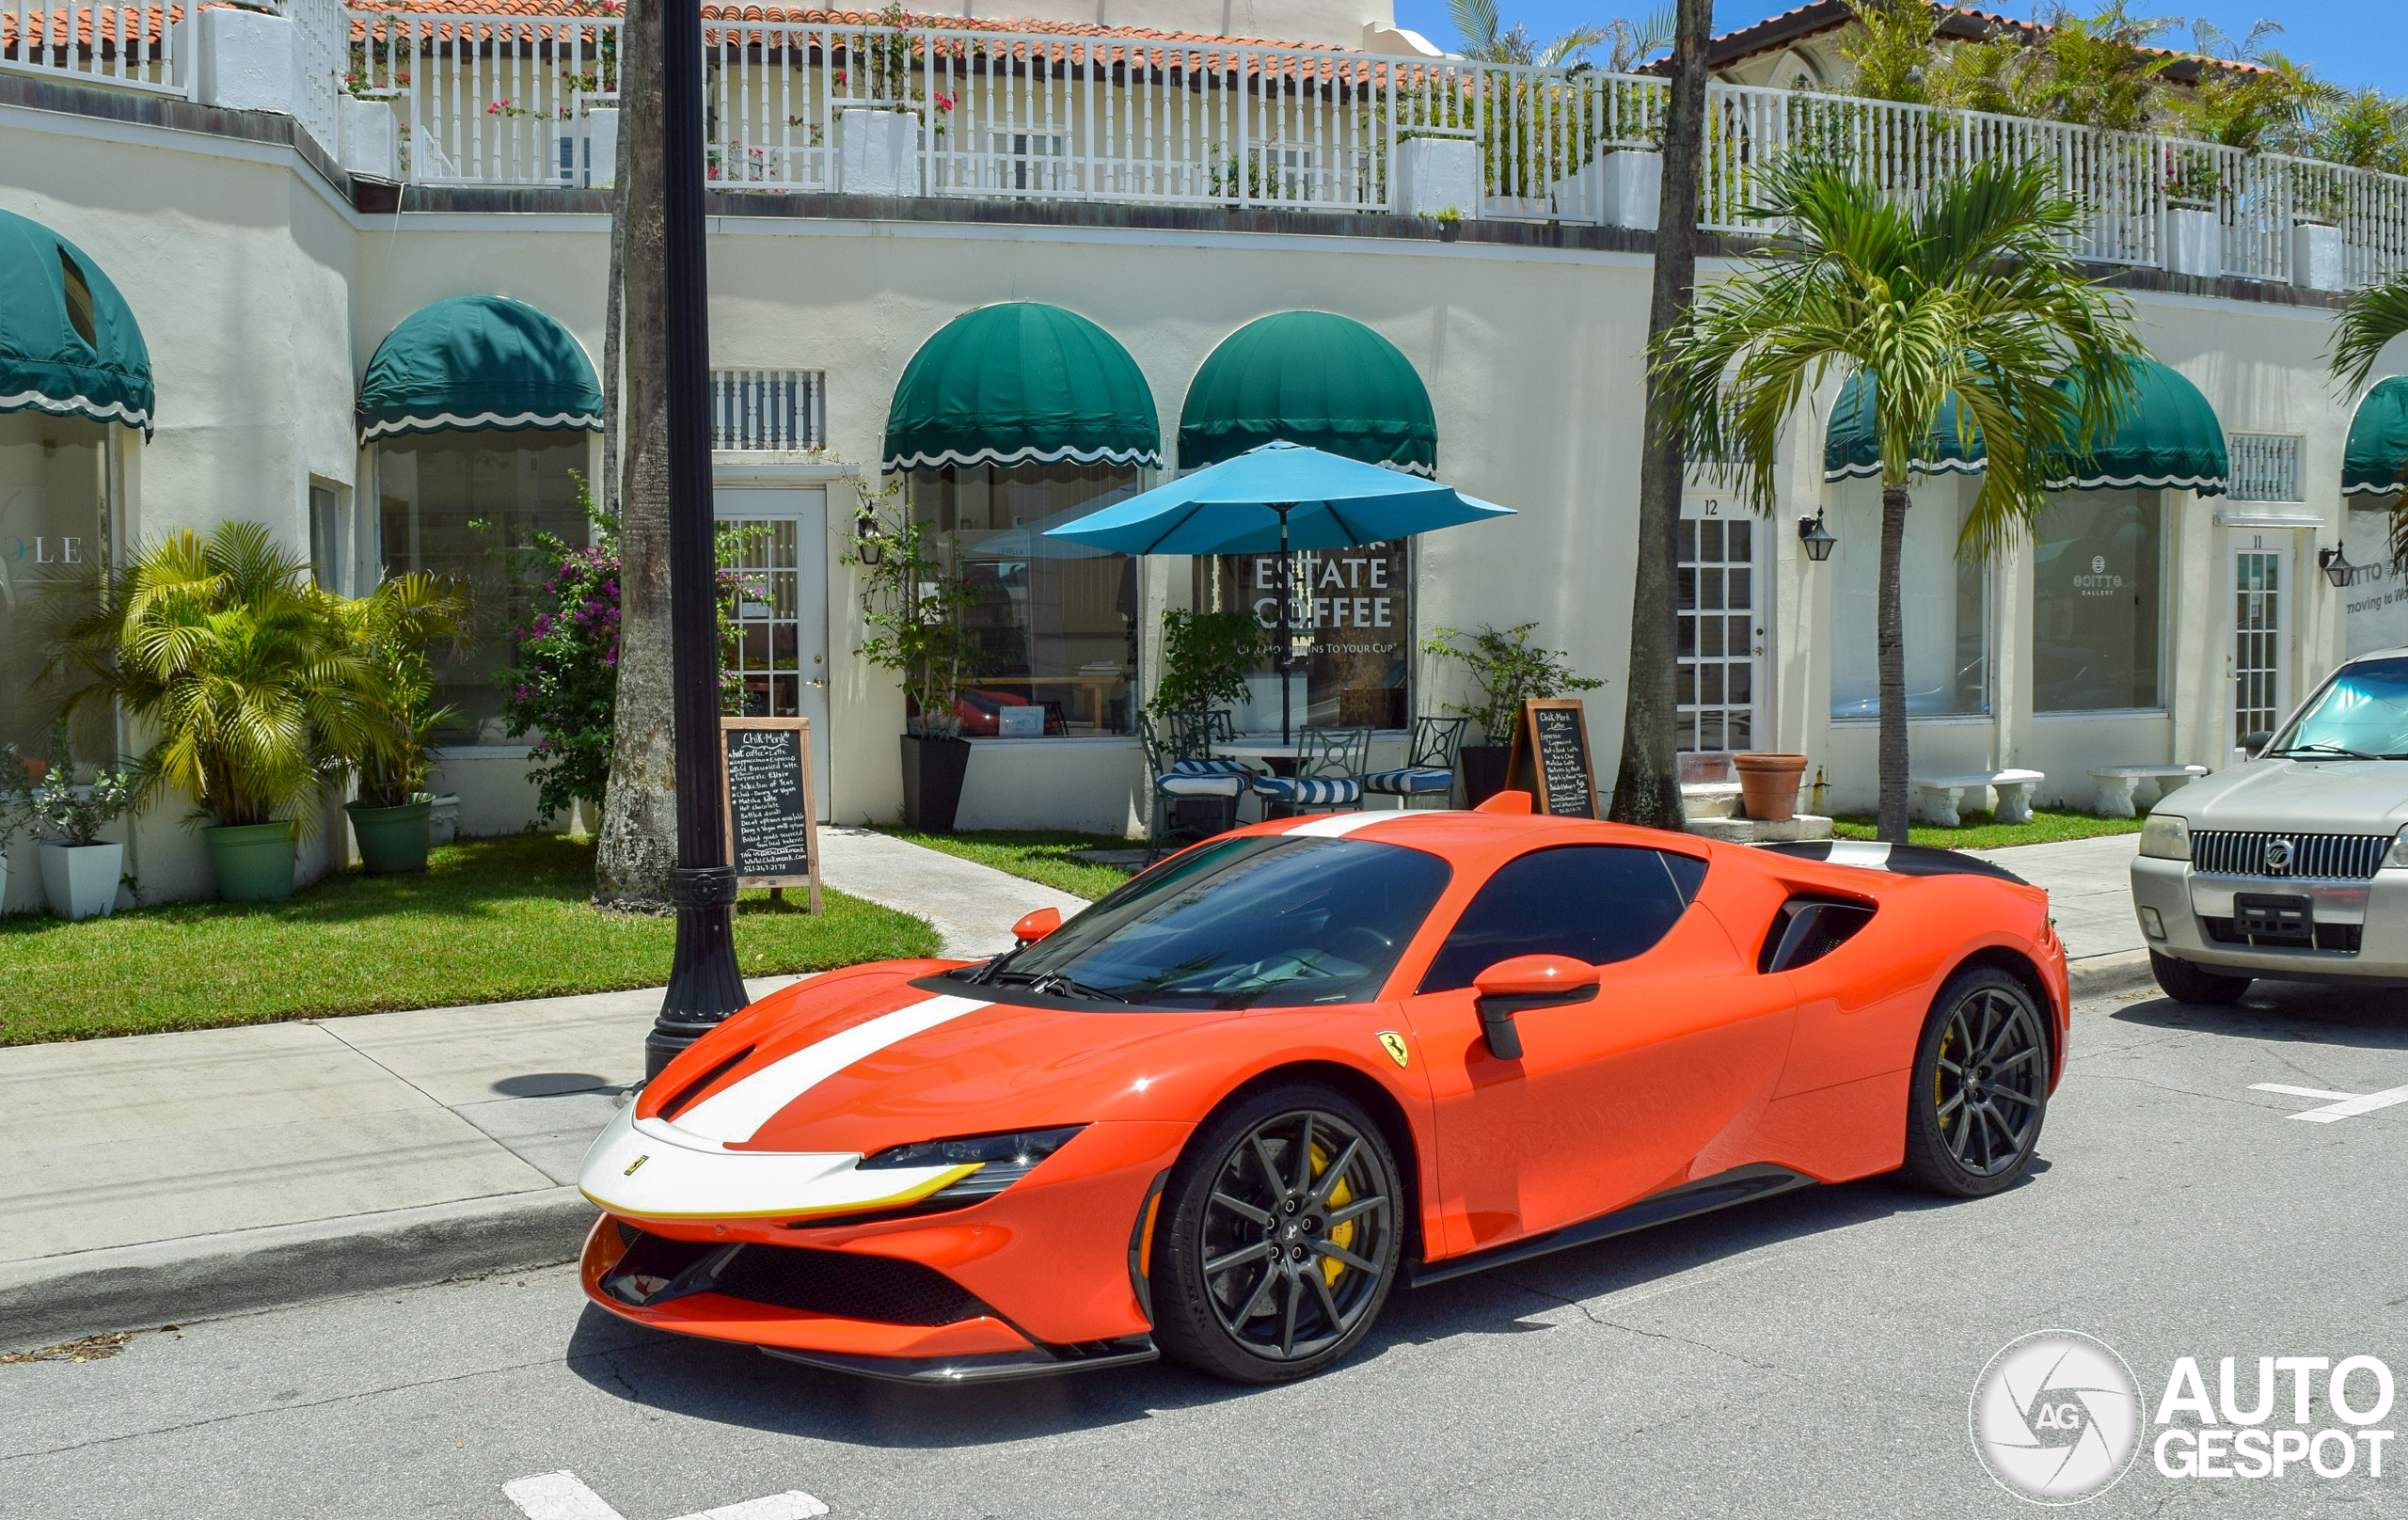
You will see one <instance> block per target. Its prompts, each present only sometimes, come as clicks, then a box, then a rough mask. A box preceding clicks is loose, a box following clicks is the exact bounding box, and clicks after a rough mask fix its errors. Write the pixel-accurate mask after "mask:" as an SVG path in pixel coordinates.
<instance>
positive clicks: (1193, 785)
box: [1154, 770, 1245, 797]
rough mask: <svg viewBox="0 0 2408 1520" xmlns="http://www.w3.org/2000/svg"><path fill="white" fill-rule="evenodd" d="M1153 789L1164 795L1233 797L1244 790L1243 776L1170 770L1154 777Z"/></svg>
mask: <svg viewBox="0 0 2408 1520" xmlns="http://www.w3.org/2000/svg"><path fill="white" fill-rule="evenodd" d="M1154 790H1156V791H1158V792H1160V793H1162V794H1163V795H1164V797H1235V796H1237V795H1238V794H1239V793H1241V792H1243V791H1244V790H1245V778H1244V776H1196V775H1189V774H1186V773H1184V772H1181V771H1179V770H1170V771H1166V772H1164V774H1162V775H1160V776H1157V777H1155V778H1154Z"/></svg>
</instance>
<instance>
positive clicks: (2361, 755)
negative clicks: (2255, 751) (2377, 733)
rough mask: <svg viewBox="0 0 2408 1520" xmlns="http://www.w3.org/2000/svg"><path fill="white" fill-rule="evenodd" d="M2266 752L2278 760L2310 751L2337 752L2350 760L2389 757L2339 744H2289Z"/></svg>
mask: <svg viewBox="0 0 2408 1520" xmlns="http://www.w3.org/2000/svg"><path fill="white" fill-rule="evenodd" d="M2267 753H2268V754H2270V755H2272V756H2273V757H2274V758H2275V759H2277V760H2280V759H2284V758H2286V757H2288V756H2289V755H2294V754H2310V753H2315V754H2337V755H2340V756H2341V757H2342V758H2344V759H2348V760H2377V759H2384V758H2388V757H2387V756H2383V755H2372V754H2368V753H2367V752H2364V751H2362V750H2350V749H2344V748H2343V747H2342V746H2340V745H2338V744H2287V745H2285V746H2283V747H2282V748H2281V749H2279V750H2269V751H2267Z"/></svg>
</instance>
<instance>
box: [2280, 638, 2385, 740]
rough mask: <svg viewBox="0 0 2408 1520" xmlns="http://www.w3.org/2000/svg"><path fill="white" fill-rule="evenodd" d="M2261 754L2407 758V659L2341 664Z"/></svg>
mask: <svg viewBox="0 0 2408 1520" xmlns="http://www.w3.org/2000/svg"><path fill="white" fill-rule="evenodd" d="M2262 753H2265V754H2270V755H2290V756H2294V757H2296V758H2299V759H2304V760H2313V759H2317V758H2319V757H2322V758H2327V759H2335V760H2408V659H2362V660H2359V661H2358V662H2357V663H2356V664H2353V665H2344V666H2342V667H2341V669H2340V670H2338V671H2337V672H2336V673H2334V676H2333V679H2332V680H2330V681H2328V682H2326V683H2325V684H2324V689H2323V690H2321V691H2319V692H2318V693H2317V694H2316V696H2315V699H2314V700H2313V701H2311V702H2309V703H2308V705H2307V706H2306V708H2305V710H2304V711H2302V712H2301V713H2300V715H2299V717H2298V718H2296V719H2294V720H2292V721H2291V723H2290V726H2289V727H2288V728H2286V729H2284V730H2283V731H2282V733H2281V734H2279V735H2277V736H2275V739H2274V742H2273V743H2272V744H2269V745H2268V746H2266V748H2265V749H2264V750H2263V751H2262Z"/></svg>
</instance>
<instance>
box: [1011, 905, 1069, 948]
mask: <svg viewBox="0 0 2408 1520" xmlns="http://www.w3.org/2000/svg"><path fill="white" fill-rule="evenodd" d="M1061 926H1062V910H1060V909H1059V908H1040V909H1038V910H1037V911H1035V912H1033V913H1028V914H1024V915H1022V918H1021V921H1020V922H1019V923H1017V924H1015V925H1013V926H1012V938H1013V939H1015V940H1018V941H1019V942H1021V943H1022V944H1035V943H1036V942H1038V941H1039V940H1041V939H1043V938H1045V937H1046V936H1047V935H1049V934H1051V933H1053V932H1054V930H1055V929H1058V928H1060V927H1061Z"/></svg>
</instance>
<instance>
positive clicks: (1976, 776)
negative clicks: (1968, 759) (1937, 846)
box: [1907, 769, 2049, 829]
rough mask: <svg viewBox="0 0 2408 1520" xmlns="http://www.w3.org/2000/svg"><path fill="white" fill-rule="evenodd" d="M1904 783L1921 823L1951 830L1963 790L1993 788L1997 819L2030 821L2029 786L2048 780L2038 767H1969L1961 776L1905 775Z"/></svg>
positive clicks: (1977, 794) (2007, 821) (2030, 793)
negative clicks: (1910, 790) (1917, 805)
mask: <svg viewBox="0 0 2408 1520" xmlns="http://www.w3.org/2000/svg"><path fill="white" fill-rule="evenodd" d="M1907 779H1908V782H1909V784H1910V785H1912V786H1913V787H1914V789H1915V800H1916V801H1918V802H1919V803H1920V804H1921V806H1920V808H1919V809H1918V810H1917V811H1919V812H1921V813H1922V814H1923V820H1924V822H1925V823H1936V824H1938V825H1939V826H1940V827H1941V828H1942V829H1954V828H1956V827H1957V825H1958V824H1959V823H1960V822H1962V821H1963V820H1961V819H1960V818H1959V817H1958V816H1957V803H1958V802H1959V801H1960V800H1962V799H1963V798H1964V795H1965V794H1966V793H1967V792H1972V793H1974V794H1975V796H1974V799H1973V800H1974V801H1975V802H1976V803H1978V802H1979V801H1980V800H1981V797H1980V795H1979V794H1980V793H1982V792H1985V791H1988V790H1991V789H1993V788H1995V789H1996V790H1997V792H1998V821H1999V822H2001V823H2030V822H2031V821H2032V788H2034V787H2035V786H2037V785H2039V784H2040V783H2042V782H2044V781H2046V780H2048V779H2049V778H2048V773H2047V772H2046V771H2039V770H2013V769H2009V770H1970V771H1967V772H1966V773H1965V774H1964V775H1961V776H1909V778H1907Z"/></svg>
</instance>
